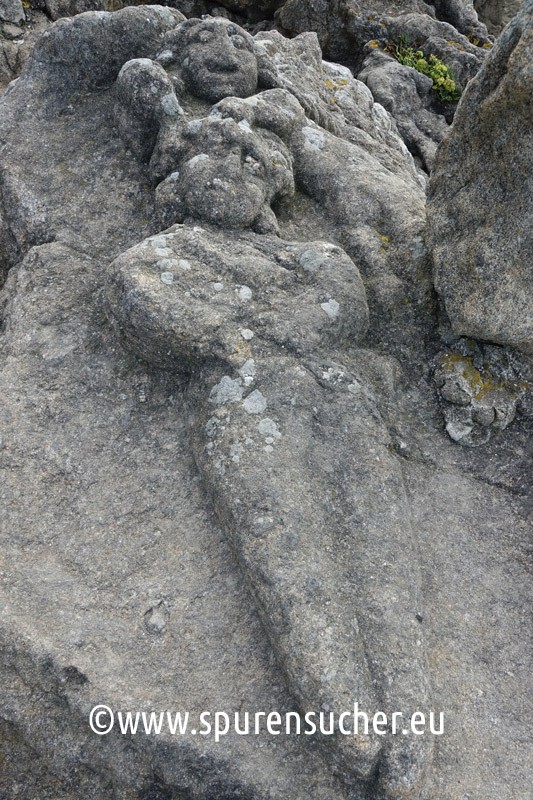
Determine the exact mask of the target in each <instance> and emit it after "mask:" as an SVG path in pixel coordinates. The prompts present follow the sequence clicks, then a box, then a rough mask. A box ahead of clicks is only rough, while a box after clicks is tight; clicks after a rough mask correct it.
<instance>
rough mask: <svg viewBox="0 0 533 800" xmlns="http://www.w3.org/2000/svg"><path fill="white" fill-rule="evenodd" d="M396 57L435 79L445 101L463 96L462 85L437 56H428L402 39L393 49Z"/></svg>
mask: <svg viewBox="0 0 533 800" xmlns="http://www.w3.org/2000/svg"><path fill="white" fill-rule="evenodd" d="M391 52H392V55H393V56H394V58H395V59H396V60H397V61H399V62H400V64H404V65H405V66H406V67H412V68H413V69H416V70H417V72H421V73H422V74H423V75H427V76H428V78H431V80H432V81H433V89H434V90H435V91H436V92H437V94H438V96H439V98H440V99H441V100H443V101H444V102H445V103H446V102H450V101H455V100H459V98H460V97H461V87H460V86H459V84H458V83H457V81H456V80H455V78H454V77H453V75H452V73H451V72H450V68H449V67H447V66H446V64H444V63H443V62H442V61H441V60H440V59H439V58H437V56H434V55H430V56H428V57H427V58H426V56H425V55H424V53H423V52H422V50H415V49H414V47H410V46H408V45H407V43H406V42H405V41H402V42H401V43H400V44H399V45H397V46H395V47H393V48H392V50H391Z"/></svg>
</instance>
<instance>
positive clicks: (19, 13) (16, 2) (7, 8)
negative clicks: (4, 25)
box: [0, 0, 24, 25]
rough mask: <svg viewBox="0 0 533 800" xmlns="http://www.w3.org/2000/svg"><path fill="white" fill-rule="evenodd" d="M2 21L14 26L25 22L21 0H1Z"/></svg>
mask: <svg viewBox="0 0 533 800" xmlns="http://www.w3.org/2000/svg"><path fill="white" fill-rule="evenodd" d="M0 20H2V21H4V22H11V23H13V25H18V24H20V23H21V22H24V8H23V6H22V3H21V2H20V0H0Z"/></svg>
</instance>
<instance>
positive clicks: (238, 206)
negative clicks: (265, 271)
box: [152, 99, 294, 233]
mask: <svg viewBox="0 0 533 800" xmlns="http://www.w3.org/2000/svg"><path fill="white" fill-rule="evenodd" d="M253 111H254V109H253V107H249V106H248V104H247V103H246V101H238V100H235V99H232V100H231V101H227V100H226V101H222V102H221V103H219V104H218V105H217V106H216V107H215V109H214V111H213V112H212V113H211V114H210V116H209V117H206V118H205V119H202V120H195V121H193V122H190V123H189V124H188V125H186V126H185V127H184V128H183V129H182V130H181V131H180V132H179V136H178V138H173V140H172V141H171V142H170V143H169V144H170V145H171V147H170V148H167V147H166V143H165V141H164V140H162V141H160V143H159V144H160V149H159V154H161V155H162V162H160V163H161V169H162V172H163V174H166V175H167V176H168V177H167V178H166V179H165V180H163V181H162V182H161V183H160V184H159V186H158V187H157V190H156V199H157V205H158V209H159V213H160V216H161V219H162V221H163V223H164V224H167V225H171V224H173V223H175V222H181V221H182V220H183V219H185V218H186V217H191V218H193V219H198V220H202V221H204V222H208V223H211V224H214V225H218V226H222V227H228V228H254V229H255V230H257V231H260V232H262V233H265V232H269V231H275V230H276V229H277V225H276V219H275V216H274V213H273V212H272V210H271V204H272V203H273V202H274V201H275V200H276V199H277V198H280V197H283V196H288V195H291V194H292V193H293V192H294V175H293V170H292V158H291V155H290V152H289V149H288V147H287V146H286V144H285V143H284V142H283V140H282V139H281V138H280V136H278V135H277V134H276V133H274V132H273V131H272V130H269V129H267V128H266V127H262V126H259V125H256V124H254V121H253V119H252V116H253ZM247 116H248V119H247ZM170 135H171V136H172V137H175V133H174V132H173V131H171V133H170ZM165 150H166V151H167V152H168V150H171V158H172V163H173V167H172V170H173V171H171V170H170V169H169V167H168V163H169V162H165ZM154 155H156V154H154ZM152 166H153V165H152ZM169 172H170V174H169Z"/></svg>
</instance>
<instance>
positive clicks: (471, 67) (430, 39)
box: [277, 0, 489, 80]
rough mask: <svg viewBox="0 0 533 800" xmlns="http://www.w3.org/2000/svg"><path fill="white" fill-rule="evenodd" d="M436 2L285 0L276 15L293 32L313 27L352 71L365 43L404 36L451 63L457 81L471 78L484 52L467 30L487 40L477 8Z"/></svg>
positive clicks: (327, 50) (329, 51)
mask: <svg viewBox="0 0 533 800" xmlns="http://www.w3.org/2000/svg"><path fill="white" fill-rule="evenodd" d="M435 6H436V4H428V3H425V2H423V0H411V2H408V3H404V2H400V1H399V0H366V2H362V3H354V2H351V1H350V0H341V1H340V2H335V3H331V2H329V0H319V2H313V3H310V2H299V0H287V2H286V3H285V4H284V5H283V6H282V8H281V9H280V10H279V12H278V13H277V20H278V23H279V25H280V26H281V27H282V28H283V29H284V30H287V31H290V32H291V33H301V32H302V31H309V30H311V31H316V32H317V34H318V38H319V41H320V45H321V47H322V49H323V51H324V54H325V55H326V57H328V58H331V59H332V60H341V61H343V62H348V63H350V64H351V65H353V66H354V68H355V69H356V71H358V70H359V69H360V66H361V64H362V61H363V59H364V46H365V45H366V44H367V43H368V42H369V41H371V40H378V41H384V42H386V43H395V44H398V43H399V42H400V40H401V38H402V37H404V38H405V39H407V40H408V41H411V42H413V43H416V45H417V46H419V47H421V49H423V50H424V51H426V50H428V52H434V53H435V55H437V56H439V58H441V59H442V60H443V61H444V62H445V63H448V62H449V65H450V67H452V69H453V71H454V73H455V74H456V76H457V77H458V78H459V79H460V80H466V79H468V78H471V77H472V76H473V75H474V74H475V72H476V70H477V69H478V68H479V65H480V64H481V62H482V59H483V51H482V50H481V49H480V48H479V47H476V46H474V45H473V44H472V43H471V42H469V40H468V39H467V38H466V34H472V32H473V30H474V31H475V33H476V36H477V37H478V38H479V43H480V44H482V43H483V42H488V41H489V38H488V36H487V31H486V28H485V27H484V25H482V24H480V23H479V21H477V22H476V20H477V17H476V14H475V11H474V10H473V9H472V4H471V3H469V2H468V0H467V1H466V2H461V0H450V2H442V3H440V4H439V7H437V8H435ZM452 8H453V9H454V11H455V13H454V12H452ZM436 12H437V17H438V18H436ZM439 12H440V13H439ZM452 18H453V19H454V20H456V21H457V23H458V24H460V25H461V27H459V29H457V28H456V27H454V25H452V24H450V21H451V19H452ZM467 20H468V21H467ZM472 24H474V29H472Z"/></svg>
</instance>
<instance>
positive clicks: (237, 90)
mask: <svg viewBox="0 0 533 800" xmlns="http://www.w3.org/2000/svg"><path fill="white" fill-rule="evenodd" d="M188 83H189V87H190V90H191V92H192V93H193V94H195V95H196V96H197V97H201V98H202V99H203V100H209V102H211V103H218V101H219V100H222V99H223V98H224V97H250V96H251V95H253V94H255V92H256V91H257V75H256V74H254V75H250V74H242V73H240V72H206V71H201V72H199V73H197V74H196V75H190V76H188Z"/></svg>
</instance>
